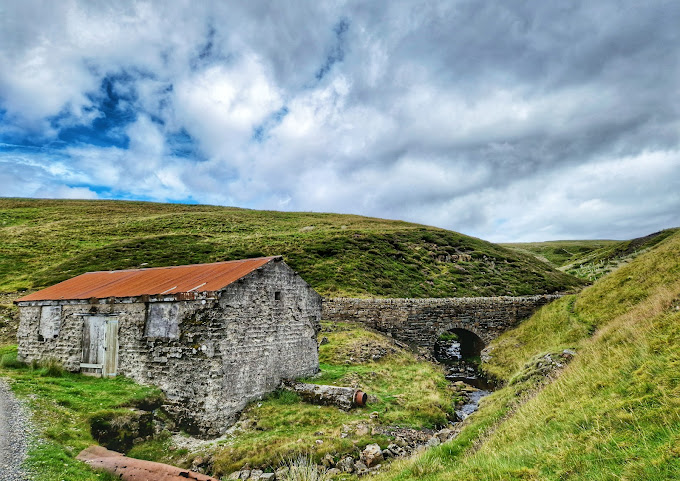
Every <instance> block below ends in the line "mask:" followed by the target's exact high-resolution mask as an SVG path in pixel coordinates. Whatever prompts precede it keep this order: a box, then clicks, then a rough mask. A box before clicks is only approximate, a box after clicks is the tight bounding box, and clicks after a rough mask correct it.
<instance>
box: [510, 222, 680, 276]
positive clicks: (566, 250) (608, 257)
mask: <svg viewBox="0 0 680 481" xmlns="http://www.w3.org/2000/svg"><path fill="white" fill-rule="evenodd" d="M678 231H680V228H677V227H676V228H672V229H664V230H662V231H659V232H654V233H653V234H649V235H646V236H643V237H638V238H635V239H631V240H623V241H617V240H571V241H570V240H560V241H547V242H525V243H514V244H502V245H503V246H504V247H509V248H512V249H515V250H517V251H519V252H524V253H527V254H533V255H534V256H536V257H537V258H538V259H539V260H542V261H545V262H547V263H549V264H551V265H552V266H554V267H556V268H558V269H559V270H561V271H563V272H567V273H569V274H571V275H574V276H576V277H579V278H581V279H584V280H587V281H595V280H597V279H599V278H600V277H602V276H603V275H605V274H607V273H609V272H611V271H613V270H616V269H618V268H619V267H621V266H623V265H625V264H628V263H629V262H630V261H632V260H633V259H635V258H636V257H637V256H638V255H640V254H642V253H644V252H647V251H649V250H650V249H651V248H653V247H654V246H656V245H657V244H659V243H660V242H662V241H663V240H665V239H667V238H668V237H670V236H672V235H673V234H675V233H676V232H678Z"/></svg>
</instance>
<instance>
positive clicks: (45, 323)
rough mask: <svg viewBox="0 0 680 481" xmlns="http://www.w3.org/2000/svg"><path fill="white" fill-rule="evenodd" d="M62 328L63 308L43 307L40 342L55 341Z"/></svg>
mask: <svg viewBox="0 0 680 481" xmlns="http://www.w3.org/2000/svg"><path fill="white" fill-rule="evenodd" d="M60 328H61V306H42V307H41V308H40V326H39V328H38V340H39V341H44V340H46V339H54V338H56V337H58V336H59V329H60Z"/></svg>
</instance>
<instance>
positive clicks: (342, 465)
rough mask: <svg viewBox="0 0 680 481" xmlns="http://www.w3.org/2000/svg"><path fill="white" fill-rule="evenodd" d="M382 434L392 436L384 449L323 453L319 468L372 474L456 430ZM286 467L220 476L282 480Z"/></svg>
mask: <svg viewBox="0 0 680 481" xmlns="http://www.w3.org/2000/svg"><path fill="white" fill-rule="evenodd" d="M374 431H375V429H374ZM382 433H383V434H392V435H394V441H393V442H392V443H391V444H389V445H388V446H387V447H386V448H385V449H381V448H380V446H379V445H378V444H375V443H374V444H369V445H367V446H366V447H365V448H364V449H363V451H361V453H360V454H359V455H358V456H357V455H354V456H351V455H343V456H333V455H331V454H326V456H324V458H323V459H322V460H321V464H320V465H319V466H318V469H319V470H320V471H325V472H326V473H327V474H328V475H330V476H331V477H333V476H338V475H340V474H354V475H357V476H364V475H366V474H373V473H376V472H378V471H379V470H380V468H381V467H382V465H383V464H384V463H385V462H386V461H387V460H389V459H391V458H398V457H403V456H410V455H411V454H415V453H419V452H422V451H424V450H425V449H427V448H431V447H434V446H438V445H439V444H441V443H444V442H446V441H448V440H449V439H452V438H453V437H454V436H455V435H456V434H457V432H456V431H455V430H452V429H448V428H444V429H441V430H439V431H437V432H432V433H429V434H428V433H426V432H423V431H418V430H416V429H407V428H395V429H393V430H391V431H390V430H388V429H384V431H382ZM288 470H289V468H288V467H287V466H284V467H282V468H279V469H277V470H276V472H273V473H265V472H263V471H262V470H259V469H242V470H240V471H235V472H233V473H231V474H230V475H229V476H227V477H226V478H223V479H227V480H231V481H235V480H249V481H276V480H282V479H285V475H286V474H287V471H288Z"/></svg>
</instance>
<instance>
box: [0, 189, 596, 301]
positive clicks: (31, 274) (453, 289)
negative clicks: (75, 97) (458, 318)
mask: <svg viewBox="0 0 680 481" xmlns="http://www.w3.org/2000/svg"><path fill="white" fill-rule="evenodd" d="M278 254H281V255H283V256H284V258H285V260H286V262H287V263H288V264H289V265H290V266H291V267H293V268H294V269H296V270H297V271H298V272H299V273H300V274H301V275H302V277H303V278H304V279H305V280H307V281H308V282H309V283H310V284H311V285H312V286H313V287H314V288H315V289H316V290H317V291H318V292H319V293H320V294H322V295H325V296H355V297H369V296H377V297H452V296H498V295H513V296H514V295H528V294H542V293H552V292H558V291H561V292H563V291H567V290H571V289H574V288H578V287H580V286H581V285H582V284H583V281H581V280H579V279H577V278H575V277H573V276H571V275H569V274H567V273H563V272H560V271H558V270H556V269H555V268H553V267H552V266H550V265H548V264H546V263H545V262H541V261H539V260H537V259H536V258H535V257H533V256H532V255H530V254H528V253H524V252H518V251H515V250H511V249H508V248H505V247H501V246H499V245H496V244H492V243H490V242H486V241H483V240H480V239H477V238H474V237H469V236H466V235H463V234H459V233H457V232H453V231H448V230H445V229H439V228H435V227H428V226H423V225H418V224H412V223H408V222H402V221H393V220H384V219H377V218H369V217H361V216H355V215H341V214H319V213H301V212H275V211H257V210H247V209H238V208H232V207H218V206H206V205H183V204H159V203H148V202H127V201H85V200H35V199H0V292H14V291H17V290H25V289H36V288H41V287H45V286H48V285H52V284H54V283H57V282H60V281H62V280H64V279H67V278H70V277H73V276H75V275H78V274H81V273H83V272H88V271H95V270H112V269H126V268H140V267H155V266H166V265H182V264H196V263H203V262H215V261H222V260H232V259H241V258H248V257H262V256H269V255H278Z"/></svg>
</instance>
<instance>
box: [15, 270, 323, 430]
mask: <svg viewBox="0 0 680 481" xmlns="http://www.w3.org/2000/svg"><path fill="white" fill-rule="evenodd" d="M16 303H17V305H18V306H19V310H20V325H19V332H18V336H17V337H18V343H19V358H20V359H21V360H23V361H26V362H31V361H34V360H35V361H40V360H44V359H48V358H53V359H57V360H59V361H60V362H61V363H62V364H63V365H64V367H65V368H66V369H68V370H69V371H74V372H77V371H81V372H83V373H91V374H95V375H102V376H115V375H117V374H122V375H125V376H128V377H130V378H132V379H135V380H136V381H138V382H140V383H143V384H153V385H156V386H158V387H160V388H161V389H162V390H163V392H164V393H165V394H166V397H167V400H168V404H167V406H166V409H167V410H168V411H169V412H170V413H171V414H173V415H174V417H175V419H176V420H177V421H178V422H179V425H180V426H181V427H182V428H184V429H185V430H187V431H188V432H192V433H197V434H203V435H209V436H211V435H218V434H220V433H222V432H224V430H225V429H226V428H227V427H228V426H230V425H231V424H233V422H234V421H235V418H236V416H237V414H238V412H239V411H240V410H242V409H243V408H244V407H245V406H246V404H247V403H248V402H249V401H251V400H254V399H258V398H261V397H262V396H263V395H264V394H266V393H267V392H270V391H272V390H274V389H275V388H276V387H277V386H278V385H279V383H280V381H281V379H285V378H297V377H302V376H310V375H312V374H315V373H316V372H317V371H318V369H319V367H318V365H319V362H318V351H317V342H316V335H317V333H318V330H319V320H320V316H321V297H320V296H319V295H318V294H317V293H316V292H315V291H314V290H313V289H312V288H311V287H310V286H309V285H308V284H307V283H306V282H305V281H304V280H302V278H300V276H298V275H297V273H295V272H294V271H293V270H292V269H291V268H290V267H288V266H287V265H286V264H285V262H283V260H282V258H281V257H266V258H258V259H246V260H240V261H230V262H218V263H213V264H200V265H190V266H176V267H159V268H149V269H133V270H121V271H104V272H89V273H86V274H82V275H80V276H77V277H74V278H72V279H69V280H67V281H64V282H61V283H59V284H56V285H54V286H51V287H49V288H47V289H44V290H41V291H38V292H35V293H33V294H30V295H28V296H25V297H22V298H21V299H18V300H17V301H16Z"/></svg>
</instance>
